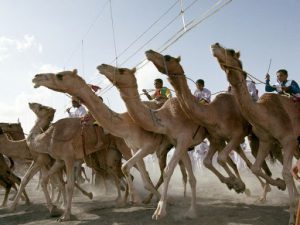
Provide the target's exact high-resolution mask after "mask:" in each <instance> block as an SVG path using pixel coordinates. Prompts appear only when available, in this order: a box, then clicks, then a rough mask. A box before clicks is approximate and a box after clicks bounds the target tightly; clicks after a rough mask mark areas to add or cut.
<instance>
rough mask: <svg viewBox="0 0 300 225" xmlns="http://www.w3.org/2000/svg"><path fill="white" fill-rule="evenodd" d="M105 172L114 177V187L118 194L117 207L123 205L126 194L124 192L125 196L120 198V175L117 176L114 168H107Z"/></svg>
mask: <svg viewBox="0 0 300 225" xmlns="http://www.w3.org/2000/svg"><path fill="white" fill-rule="evenodd" d="M107 172H108V173H109V174H110V175H111V176H112V177H113V178H114V182H115V186H116V189H117V195H118V196H117V199H116V204H117V207H123V206H125V205H126V201H127V195H126V193H125V196H124V198H123V199H122V195H121V176H120V177H119V176H118V174H117V173H116V172H115V171H114V170H112V169H111V168H107ZM120 175H121V174H120ZM125 191H126V187H125Z"/></svg>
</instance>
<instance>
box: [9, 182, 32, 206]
mask: <svg viewBox="0 0 300 225" xmlns="http://www.w3.org/2000/svg"><path fill="white" fill-rule="evenodd" d="M17 184H18V185H20V184H21V181H19V182H17ZM12 187H13V188H14V189H15V190H16V194H15V195H14V196H13V197H12V199H15V197H16V195H17V193H18V188H17V186H16V184H13V186H12ZM23 195H24V198H25V204H26V205H30V200H29V197H28V195H27V192H26V190H25V189H24V190H23ZM22 200H23V199H22Z"/></svg>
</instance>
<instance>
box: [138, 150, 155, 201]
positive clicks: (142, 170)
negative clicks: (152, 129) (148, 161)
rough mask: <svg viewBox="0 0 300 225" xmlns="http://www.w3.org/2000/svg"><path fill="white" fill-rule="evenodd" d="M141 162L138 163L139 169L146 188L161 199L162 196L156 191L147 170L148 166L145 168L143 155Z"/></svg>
mask: <svg viewBox="0 0 300 225" xmlns="http://www.w3.org/2000/svg"><path fill="white" fill-rule="evenodd" d="M141 157H142V158H141V160H139V161H138V162H137V166H138V168H139V171H140V173H141V177H142V180H143V183H144V188H145V189H146V190H148V191H150V192H151V193H153V194H154V195H155V196H156V197H157V199H160V194H159V192H158V191H157V189H155V187H154V185H153V183H152V181H151V179H150V176H149V173H148V172H147V170H146V166H145V163H144V160H143V158H144V156H143V155H141Z"/></svg>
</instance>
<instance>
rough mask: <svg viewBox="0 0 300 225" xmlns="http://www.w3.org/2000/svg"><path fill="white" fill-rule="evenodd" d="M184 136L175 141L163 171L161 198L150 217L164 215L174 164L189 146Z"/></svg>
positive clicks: (157, 217) (158, 217)
mask: <svg viewBox="0 0 300 225" xmlns="http://www.w3.org/2000/svg"><path fill="white" fill-rule="evenodd" d="M185 139H188V138H186V137H182V139H180V140H178V141H177V146H176V148H175V152H174V154H173V156H172V158H171V160H170V162H169V163H168V165H167V167H166V168H165V173H164V185H163V192H162V195H161V198H160V200H159V202H158V205H157V208H156V210H155V212H154V214H153V216H152V219H156V220H157V219H160V218H162V217H164V216H165V215H166V214H167V212H166V206H167V194H168V187H169V183H170V180H171V177H172V174H173V172H174V169H175V166H176V165H177V163H178V161H179V160H180V158H181V156H182V155H183V154H184V152H185V151H187V149H188V147H189V144H188V143H189V142H188V140H185Z"/></svg>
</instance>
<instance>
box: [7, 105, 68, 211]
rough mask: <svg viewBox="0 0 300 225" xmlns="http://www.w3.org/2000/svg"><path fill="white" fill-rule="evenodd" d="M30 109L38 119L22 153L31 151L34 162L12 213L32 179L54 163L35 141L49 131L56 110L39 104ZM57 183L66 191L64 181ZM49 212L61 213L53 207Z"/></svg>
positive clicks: (11, 142) (22, 182)
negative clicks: (40, 150) (39, 150)
mask: <svg viewBox="0 0 300 225" xmlns="http://www.w3.org/2000/svg"><path fill="white" fill-rule="evenodd" d="M29 108H30V109H31V110H32V111H33V112H34V113H35V115H36V117H37V119H36V122H35V125H34V126H33V128H32V129H31V130H30V132H29V135H28V137H27V139H26V140H25V142H26V146H25V147H23V150H22V152H25V153H26V151H27V149H29V151H30V154H31V156H32V159H33V161H32V163H31V165H30V167H29V168H28V170H27V171H26V173H25V175H24V177H23V179H22V181H21V184H20V188H19V190H18V193H17V195H16V197H15V199H14V201H13V203H12V205H11V206H10V210H11V211H15V210H16V206H17V204H18V202H19V199H20V197H21V193H22V191H23V190H25V186H26V184H27V183H28V182H29V181H30V180H31V179H32V177H33V176H34V175H35V174H36V173H37V172H38V171H39V170H40V169H42V171H46V170H47V169H48V168H49V166H50V165H51V164H52V163H53V161H52V159H51V157H50V156H49V155H48V154H44V153H39V152H37V151H36V149H37V148H38V147H37V146H36V143H35V139H39V138H40V137H42V136H43V132H44V130H46V129H48V127H49V125H50V123H51V121H52V120H53V117H54V113H55V109H53V108H51V107H47V106H43V105H41V104H38V103H29ZM17 142H18V141H17ZM19 142H20V141H19ZM15 144H16V141H10V145H12V146H13V145H15ZM24 149H25V150H24ZM20 150H21V149H19V151H20ZM20 155H24V153H20ZM61 175H62V174H61ZM58 176H59V175H58ZM57 181H58V182H59V183H60V187H61V188H62V190H64V188H63V184H62V183H63V181H62V179H59V178H57ZM63 196H64V199H65V192H64V191H63ZM49 210H50V212H51V213H52V214H53V215H55V214H57V213H59V212H58V211H57V210H56V208H55V207H53V208H51V209H50V208H49Z"/></svg>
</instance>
